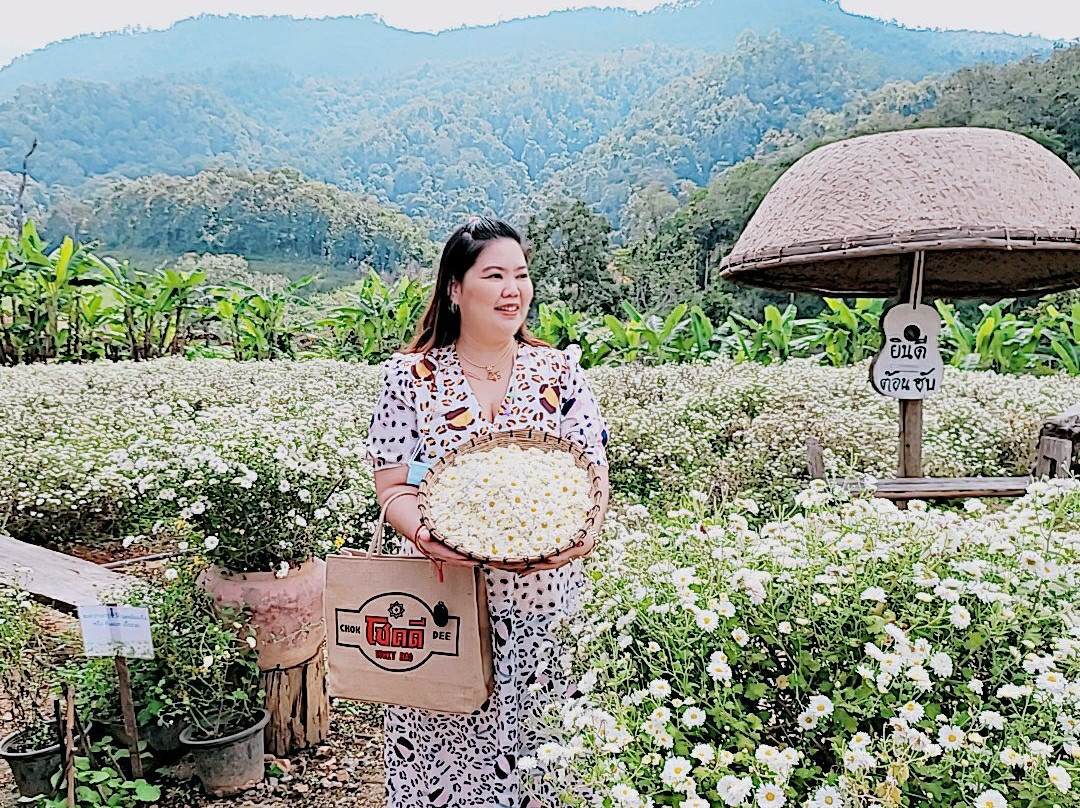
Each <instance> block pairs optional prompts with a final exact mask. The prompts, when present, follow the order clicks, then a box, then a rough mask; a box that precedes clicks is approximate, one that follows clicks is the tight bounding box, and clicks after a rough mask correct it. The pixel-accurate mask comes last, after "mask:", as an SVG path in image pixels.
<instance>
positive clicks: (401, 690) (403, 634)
mask: <svg viewBox="0 0 1080 808" xmlns="http://www.w3.org/2000/svg"><path fill="white" fill-rule="evenodd" d="M402 493H406V492H399V493H398V494H395V495H394V496H392V497H390V498H389V499H388V500H387V501H386V504H385V505H384V506H383V508H382V512H381V513H380V514H379V520H378V522H377V523H376V526H375V535H374V537H373V539H372V543H371V547H370V549H369V550H368V551H367V552H366V553H364V552H362V551H345V552H342V553H341V554H338V555H332V556H330V557H329V558H327V559H326V602H325V609H326V626H327V647H328V649H329V659H328V664H329V669H328V674H327V687H328V689H329V692H330V695H331V696H333V697H336V698H341V699H355V700H358V701H370V702H381V703H383V704H395V705H402V706H407V707H420V708H423V709H425V710H437V711H439V712H446V713H471V712H473V711H474V710H476V709H478V708H479V707H480V706H481V705H482V704H483V703H484V701H485V700H486V699H487V698H488V697H489V696H490V695H491V693H492V690H493V689H494V669H493V666H492V657H491V625H490V622H489V619H488V609H487V589H486V585H485V579H484V573H483V571H482V570H481V569H480V568H479V567H463V566H457V565H452V564H442V565H438V566H437V565H436V564H435V563H434V562H432V561H431V560H430V559H427V558H422V557H407V556H400V555H385V554H384V553H383V536H384V525H385V521H386V508H387V507H388V506H389V505H390V503H391V502H392V501H393V500H394V499H396V498H397V496H400V495H401V494H402ZM440 567H441V570H440Z"/></svg>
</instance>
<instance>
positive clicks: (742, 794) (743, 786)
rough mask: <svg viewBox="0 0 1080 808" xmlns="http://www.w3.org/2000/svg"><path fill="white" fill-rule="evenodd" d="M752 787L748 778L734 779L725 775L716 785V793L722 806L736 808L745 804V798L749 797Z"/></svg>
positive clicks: (729, 775)
mask: <svg viewBox="0 0 1080 808" xmlns="http://www.w3.org/2000/svg"><path fill="white" fill-rule="evenodd" d="M753 787H754V783H753V781H752V780H751V779H750V778H749V777H735V776H734V775H732V774H725V775H724V776H723V777H721V778H720V779H719V780H718V781H717V783H716V793H717V794H719V795H720V799H722V800H723V801H724V805H728V806H730V807H731V808H737V806H739V805H742V804H743V803H744V802H746V798H747V797H748V796H750V791H751V789H753Z"/></svg>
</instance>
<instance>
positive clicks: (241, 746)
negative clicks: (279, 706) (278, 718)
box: [180, 710, 270, 797]
mask: <svg viewBox="0 0 1080 808" xmlns="http://www.w3.org/2000/svg"><path fill="white" fill-rule="evenodd" d="M253 717H254V718H257V720H256V721H255V722H254V723H253V724H252V725H251V726H249V727H246V728H244V729H241V730H239V731H237V732H234V733H232V734H231V735H226V736H223V737H221V738H206V739H204V738H199V737H197V733H198V730H197V728H196V727H194V726H189V727H185V728H184V730H183V731H182V732H181V733H180V742H181V743H183V744H184V746H186V747H187V748H188V749H190V750H191V754H192V757H194V759H195V774H196V776H197V777H198V778H199V781H200V782H201V783H202V785H203V789H204V790H205V791H206V792H207V793H208V794H211V795H213V796H215V797H224V796H227V795H229V794H236V793H237V792H240V791H244V790H245V789H248V788H251V787H252V786H255V785H258V784H259V783H261V782H262V779H263V774H264V772H265V766H264V763H263V735H264V732H263V730H264V729H265V728H266V725H267V723H268V722H269V721H270V713H269V712H268V711H266V710H256V711H255V712H254V713H253Z"/></svg>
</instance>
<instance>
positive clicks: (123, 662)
mask: <svg viewBox="0 0 1080 808" xmlns="http://www.w3.org/2000/svg"><path fill="white" fill-rule="evenodd" d="M114 660H115V661H116V677H117V679H118V680H119V684H120V711H121V712H122V713H123V714H124V732H125V733H126V734H127V736H128V751H129V752H130V753H131V776H132V778H133V779H135V780H139V779H142V776H143V767H142V758H140V757H139V725H138V724H137V723H136V722H135V704H134V702H133V701H132V698H131V676H130V674H129V673H128V663H127V657H124V656H116V657H114Z"/></svg>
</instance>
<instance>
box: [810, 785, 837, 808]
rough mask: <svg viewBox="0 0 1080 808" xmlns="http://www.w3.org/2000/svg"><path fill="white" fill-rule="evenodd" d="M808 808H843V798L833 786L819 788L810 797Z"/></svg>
mask: <svg viewBox="0 0 1080 808" xmlns="http://www.w3.org/2000/svg"><path fill="white" fill-rule="evenodd" d="M808 808H844V798H843V796H842V795H841V794H840V792H839V791H838V790H837V789H836V788H835V787H834V786H821V788H819V789H818V790H817V791H815V792H814V796H813V797H811V799H810V803H809V805H808Z"/></svg>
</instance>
